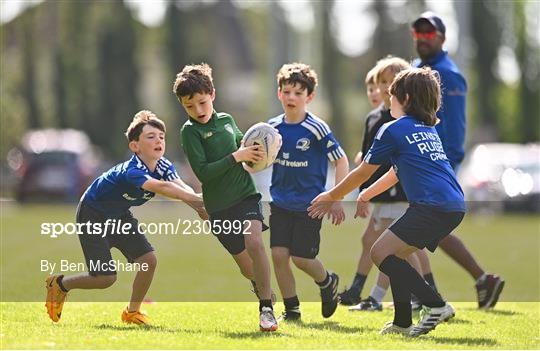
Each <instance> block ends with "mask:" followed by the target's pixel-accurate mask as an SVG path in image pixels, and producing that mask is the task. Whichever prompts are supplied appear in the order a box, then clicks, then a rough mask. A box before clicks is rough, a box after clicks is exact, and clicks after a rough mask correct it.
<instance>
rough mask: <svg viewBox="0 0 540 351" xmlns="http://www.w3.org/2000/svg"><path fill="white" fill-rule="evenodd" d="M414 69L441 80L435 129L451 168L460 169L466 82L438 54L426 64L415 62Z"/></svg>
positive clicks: (446, 53)
mask: <svg viewBox="0 0 540 351" xmlns="http://www.w3.org/2000/svg"><path fill="white" fill-rule="evenodd" d="M414 65H415V66H416V67H424V66H428V67H430V68H431V69H433V70H435V71H437V72H439V75H440V76H441V94H442V104H441V108H440V109H439V111H437V117H439V119H440V120H441V123H439V124H438V125H437V126H436V127H435V128H436V129H437V132H438V133H439V136H440V137H441V139H442V143H443V147H444V150H446V154H447V155H448V159H449V161H450V164H451V165H452V167H454V168H456V167H458V166H459V164H460V163H461V161H463V157H464V155H465V149H464V145H465V128H466V121H465V97H466V95H467V82H466V81H465V78H464V77H463V74H461V72H460V71H459V69H458V67H457V66H456V64H455V63H454V62H453V61H452V60H451V59H450V58H449V57H448V52H446V51H444V50H443V51H441V52H440V53H439V54H437V55H435V56H434V57H432V58H430V59H429V60H428V61H426V62H422V61H420V60H417V61H416V62H415V63H414Z"/></svg>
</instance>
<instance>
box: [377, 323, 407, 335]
mask: <svg viewBox="0 0 540 351" xmlns="http://www.w3.org/2000/svg"><path fill="white" fill-rule="evenodd" d="M412 329H413V326H412V324H411V325H410V326H409V327H408V328H402V327H399V326H397V325H395V324H394V323H392V322H388V323H386V324H385V325H384V327H383V328H382V329H381V332H380V333H381V335H384V334H399V335H405V336H411V330H412Z"/></svg>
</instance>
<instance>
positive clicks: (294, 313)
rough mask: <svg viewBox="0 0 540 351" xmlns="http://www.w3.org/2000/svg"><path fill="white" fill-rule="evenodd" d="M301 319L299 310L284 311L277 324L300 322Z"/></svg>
mask: <svg viewBox="0 0 540 351" xmlns="http://www.w3.org/2000/svg"><path fill="white" fill-rule="evenodd" d="M301 317H302V313H300V309H295V310H285V311H283V313H282V314H281V316H279V318H278V322H282V321H287V322H300V319H301Z"/></svg>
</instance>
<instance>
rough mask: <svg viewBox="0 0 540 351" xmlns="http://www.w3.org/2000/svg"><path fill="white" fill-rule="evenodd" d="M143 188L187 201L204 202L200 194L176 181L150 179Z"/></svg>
mask: <svg viewBox="0 0 540 351" xmlns="http://www.w3.org/2000/svg"><path fill="white" fill-rule="evenodd" d="M141 188H143V189H144V190H148V191H151V192H153V193H156V194H160V195H163V196H166V197H169V198H171V199H176V200H182V201H184V202H186V203H197V202H200V203H202V197H201V196H200V195H198V194H195V193H194V192H190V191H187V190H186V189H184V188H182V187H180V186H179V185H178V184H176V183H174V182H168V181H164V180H157V179H148V180H147V181H146V182H144V184H143V185H142V186H141Z"/></svg>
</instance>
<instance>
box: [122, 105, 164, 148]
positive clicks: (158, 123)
mask: <svg viewBox="0 0 540 351" xmlns="http://www.w3.org/2000/svg"><path fill="white" fill-rule="evenodd" d="M145 125H151V126H152V127H154V128H157V129H159V130H161V131H162V132H163V133H165V132H166V129H165V123H163V121H162V120H160V119H159V118H158V117H157V116H156V115H155V114H154V113H153V112H152V111H148V110H142V111H139V112H137V113H136V114H135V116H134V117H133V121H131V123H130V124H129V127H128V129H127V130H126V137H127V139H128V142H129V141H138V140H139V137H140V136H141V133H142V130H143V128H144V126H145Z"/></svg>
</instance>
